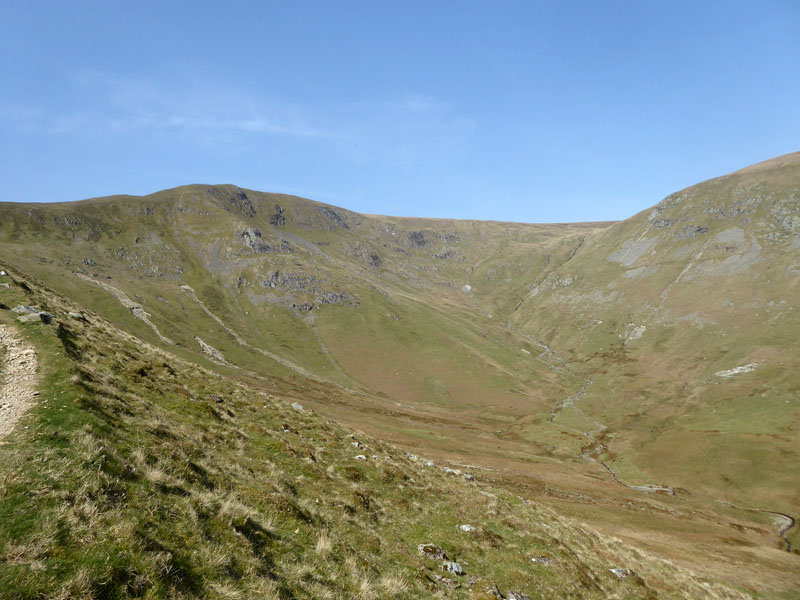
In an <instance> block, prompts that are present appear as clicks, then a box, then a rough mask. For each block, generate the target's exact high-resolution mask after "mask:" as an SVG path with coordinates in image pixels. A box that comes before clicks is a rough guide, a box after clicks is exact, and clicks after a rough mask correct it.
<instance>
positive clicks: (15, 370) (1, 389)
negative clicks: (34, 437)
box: [0, 325, 36, 438]
mask: <svg viewBox="0 0 800 600" xmlns="http://www.w3.org/2000/svg"><path fill="white" fill-rule="evenodd" d="M0 350H1V351H2V361H3V362H2V371H0V377H1V379H0V438H4V437H5V436H6V435H7V434H9V433H10V432H11V431H12V430H13V429H14V425H16V423H17V421H19V419H20V417H22V415H23V414H24V413H25V411H26V410H28V408H29V407H30V406H31V404H33V398H34V394H35V385H34V384H35V380H36V352H35V351H34V350H33V348H31V347H29V346H26V345H25V344H24V343H23V341H22V338H21V337H20V336H19V334H18V333H17V332H16V331H14V329H12V328H11V327H9V326H7V325H0Z"/></svg>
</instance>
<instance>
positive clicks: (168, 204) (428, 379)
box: [0, 186, 607, 453]
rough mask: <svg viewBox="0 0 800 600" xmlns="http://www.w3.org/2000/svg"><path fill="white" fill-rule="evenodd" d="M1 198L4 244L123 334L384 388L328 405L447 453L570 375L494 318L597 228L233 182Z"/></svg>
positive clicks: (547, 394)
mask: <svg viewBox="0 0 800 600" xmlns="http://www.w3.org/2000/svg"><path fill="white" fill-rule="evenodd" d="M2 211H3V214H4V215H5V216H6V218H4V219H3V221H2V223H1V224H0V252H2V255H3V256H5V257H7V258H8V259H9V260H12V261H13V262H14V263H15V264H18V265H20V266H21V267H24V268H25V269H28V270H30V271H31V272H33V273H35V274H37V275H38V276H40V277H42V278H43V279H46V280H47V281H48V282H49V283H50V284H51V285H53V286H54V287H55V288H56V289H58V290H59V291H61V292H62V293H65V294H67V295H70V296H72V297H75V298H80V299H81V301H82V302H84V303H85V304H86V305H87V306H89V307H90V308H92V309H93V310H96V311H98V312H99V313H100V314H103V315H104V316H105V317H107V318H110V319H112V320H114V321H115V322H116V323H119V324H120V325H122V326H124V327H126V328H127V329H128V330H129V331H131V332H133V333H136V334H137V335H140V336H142V337H144V338H145V339H147V340H149V341H151V342H152V343H154V344H158V345H161V346H162V347H165V348H171V349H173V350H174V351H176V352H178V353H180V354H181V355H182V356H184V357H186V358H190V359H192V360H199V361H200V362H201V363H202V364H205V365H207V366H212V365H213V366H214V367H215V368H220V369H222V370H227V371H230V370H244V371H245V372H247V373H251V374H254V375H255V376H265V375H272V374H275V375H281V376H288V375H291V374H294V375H296V376H299V377H302V378H303V379H308V378H314V379H315V380H317V381H325V382H331V383H335V384H337V385H339V386H343V387H344V388H347V389H356V390H360V391H362V392H363V393H364V394H366V395H367V396H370V397H375V398H377V399H379V400H380V399H383V400H382V401H379V402H378V404H377V407H372V406H371V404H367V405H364V403H361V404H360V405H357V406H355V407H354V406H352V405H345V406H342V407H341V408H340V409H336V407H331V411H332V412H331V414H336V415H337V416H339V417H343V418H347V416H348V415H352V413H353V410H354V409H356V410H358V411H360V412H363V411H364V410H365V409H366V411H367V412H366V415H362V414H360V415H359V420H360V424H361V425H362V426H367V425H369V424H370V423H372V427H374V428H376V430H377V429H381V430H382V431H384V432H386V433H388V435H389V436H390V437H392V439H395V440H396V441H405V442H406V443H408V444H411V445H414V444H420V443H425V444H428V443H430V441H431V440H435V442H436V444H437V445H438V446H440V447H441V448H442V449H443V450H449V451H454V452H458V451H460V450H461V449H463V448H464V447H465V446H470V445H477V446H481V447H483V449H484V450H483V451H484V452H489V451H494V448H493V446H494V444H493V432H494V431H496V430H497V429H499V428H501V427H502V426H504V425H505V424H507V423H508V422H510V421H513V420H514V419H515V418H516V416H517V415H518V414H520V412H526V411H528V410H529V409H530V407H531V406H533V407H536V410H537V411H543V410H549V408H550V405H551V403H552V398H557V397H560V396H562V395H563V393H562V392H567V393H568V392H570V391H572V389H573V388H575V387H576V385H577V382H576V380H575V379H574V378H572V377H570V376H568V375H565V374H563V373H557V372H554V371H553V370H551V369H549V368H547V366H546V365H544V364H542V363H540V362H537V361H535V360H533V359H532V358H531V356H532V354H533V353H534V352H535V350H536V348H535V346H532V345H531V343H530V341H528V340H525V339H523V338H521V337H519V336H515V335H514V334H513V333H512V332H510V331H508V330H507V329H506V328H504V327H503V324H502V322H500V321H499V320H498V319H493V318H492V314H491V313H492V312H493V311H494V312H503V311H505V312H508V311H510V310H512V309H513V307H514V306H515V303H516V299H517V298H518V297H519V296H520V294H522V293H523V292H524V288H523V287H522V286H524V285H525V280H524V278H522V277H521V274H523V273H526V272H528V270H529V269H531V268H534V269H536V270H537V271H538V270H541V271H547V270H549V269H552V268H555V267H556V266H557V265H558V264H560V263H561V262H563V261H564V260H566V259H567V258H568V257H569V255H570V254H571V253H572V252H574V250H575V248H577V247H578V246H579V245H580V244H582V243H583V241H584V240H585V238H586V237H587V236H590V235H593V234H594V233H595V232H597V231H600V230H602V229H603V228H604V227H606V226H607V224H578V225H544V226H542V225H524V224H511V223H479V222H460V221H445V220H442V221H438V220H422V219H397V218H389V217H373V216H365V215H357V214H355V213H352V212H349V211H345V210H343V209H339V208H335V207H331V206H327V205H322V204H319V203H316V202H312V201H310V200H304V199H300V198H295V197H289V196H282V195H275V194H263V193H259V192H253V191H249V190H241V189H239V188H235V187H233V186H188V187H184V188H177V189H175V190H167V191H165V192H160V193H157V194H154V195H152V196H148V197H144V198H131V197H113V198H105V199H98V200H89V201H84V202H78V203H70V204H61V205H16V204H5V205H3V206H2ZM477 280H479V281H480V282H482V283H481V286H480V293H473V292H471V291H469V290H470V287H471V282H473V283H474V282H475V281H477ZM187 325H188V326H187ZM389 399H391V401H390V402H389V401H388V400H389ZM387 411H388V412H389V413H390V414H389V415H388V416H389V417H390V419H387V418H386V417H387ZM398 413H400V417H401V419H398V418H397V416H398ZM392 429H393V430H392ZM466 440H469V441H466ZM465 441H466V444H465ZM525 446H527V444H525ZM501 450H502V449H501ZM541 450H542V451H543V452H549V450H548V449H547V448H545V447H543V448H542V449H541ZM518 451H521V452H526V453H529V450H528V449H527V448H524V447H521V448H519V449H518Z"/></svg>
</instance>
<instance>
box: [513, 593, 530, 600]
mask: <svg viewBox="0 0 800 600" xmlns="http://www.w3.org/2000/svg"><path fill="white" fill-rule="evenodd" d="M508 600H531V597H530V596H528V594H523V593H522V592H508Z"/></svg>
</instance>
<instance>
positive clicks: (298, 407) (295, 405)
mask: <svg viewBox="0 0 800 600" xmlns="http://www.w3.org/2000/svg"><path fill="white" fill-rule="evenodd" d="M292 408H293V409H295V410H299V411H300V412H303V411H304V410H305V408H303V405H302V404H300V403H299V402H292Z"/></svg>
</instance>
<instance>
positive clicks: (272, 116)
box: [0, 71, 475, 166]
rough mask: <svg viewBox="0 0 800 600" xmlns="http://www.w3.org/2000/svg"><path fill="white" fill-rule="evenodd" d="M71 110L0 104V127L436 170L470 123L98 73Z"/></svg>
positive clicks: (400, 107)
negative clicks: (267, 143) (285, 148)
mask: <svg viewBox="0 0 800 600" xmlns="http://www.w3.org/2000/svg"><path fill="white" fill-rule="evenodd" d="M69 83H70V90H71V94H70V96H69V97H70V98H72V100H71V104H69V103H62V104H60V105H59V106H58V107H57V108H52V107H50V108H49V109H48V108H47V107H33V108H31V107H20V106H13V105H8V106H2V105H0V124H2V125H3V126H5V127H14V128H16V129H25V130H29V131H36V132H38V133H42V134H45V135H56V136H79V137H81V138H103V137H106V136H131V137H135V138H136V139H142V138H144V139H158V140H165V141H167V142H168V141H170V140H178V141H179V140H188V141H191V142H198V143H201V144H204V145H207V146H209V147H213V146H216V145H219V144H220V143H226V142H233V143H238V144H258V143H260V141H261V140H263V139H265V138H275V137H284V138H291V139H294V140H297V141H300V142H303V141H305V142H307V143H313V144H317V145H321V146H322V147H323V148H325V147H327V148H328V149H329V150H330V151H332V152H336V153H337V155H338V156H339V157H344V158H346V159H349V160H351V161H353V162H355V163H358V164H372V163H376V162H383V163H387V164H392V165H394V166H404V165H406V166H407V165H414V164H420V165H432V164H436V163H438V162H441V161H442V160H446V159H447V157H448V156H452V155H453V154H454V153H458V152H459V151H462V150H463V149H464V148H465V147H466V146H467V145H468V143H469V140H470V139H471V135H472V132H473V129H474V125H475V124H474V122H473V121H472V120H471V119H468V118H464V117H461V116H458V115H457V114H456V112H455V110H454V109H453V107H452V106H451V105H450V104H449V103H447V102H445V101H443V100H441V99H438V98H436V97H434V96H431V95H427V94H420V93H411V92H409V93H405V94H400V95H399V96H398V97H397V98H396V99H389V100H383V101H368V102H367V101H361V102H354V103H349V104H345V105H340V106H331V105H326V104H317V105H314V106H305V105H302V104H300V103H298V102H294V101H291V100H289V99H287V98H284V97H281V96H279V95H276V94H263V93H262V94H255V93H252V92H250V91H248V90H244V89H240V88H236V87H230V86H226V85H224V84H220V83H219V82H203V81H200V80H194V81H192V82H190V83H186V84H176V83H174V82H170V83H169V84H164V83H159V82H155V81H152V80H146V79H133V78H120V77H113V76H110V75H108V74H105V73H100V72H95V71H82V72H78V73H73V74H72V75H71V76H70V77H69Z"/></svg>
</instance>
